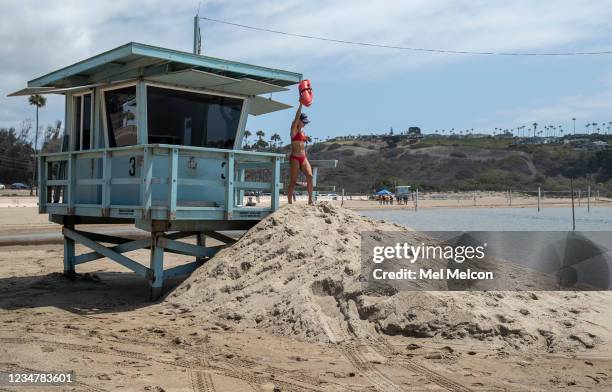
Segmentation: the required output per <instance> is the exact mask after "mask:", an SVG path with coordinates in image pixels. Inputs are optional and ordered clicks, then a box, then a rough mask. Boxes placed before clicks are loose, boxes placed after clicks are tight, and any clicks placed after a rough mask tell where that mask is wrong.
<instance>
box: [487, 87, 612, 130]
mask: <svg viewBox="0 0 612 392" xmlns="http://www.w3.org/2000/svg"><path fill="white" fill-rule="evenodd" d="M611 112H612V90H604V91H600V92H598V93H595V94H588V95H586V94H577V95H571V96H566V97H561V98H559V99H558V100H557V101H556V102H554V103H552V104H550V105H543V106H537V107H524V108H515V109H512V110H508V111H502V112H500V113H498V118H499V117H502V118H506V119H507V121H508V123H511V124H517V125H524V124H532V123H533V122H537V123H538V124H542V125H548V124H552V125H557V124H558V123H559V122H560V121H561V122H565V123H567V122H568V120H570V119H572V118H574V117H575V118H576V130H577V131H578V130H581V129H584V124H586V123H590V122H593V121H595V122H597V121H598V120H605V121H606V122H607V121H608V120H609V118H602V117H601V116H602V113H605V114H607V113H611ZM565 128H566V129H568V127H567V125H566V126H565Z"/></svg>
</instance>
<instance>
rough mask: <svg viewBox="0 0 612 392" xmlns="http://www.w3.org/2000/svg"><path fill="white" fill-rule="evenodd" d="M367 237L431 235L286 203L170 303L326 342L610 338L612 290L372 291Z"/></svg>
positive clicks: (577, 344)
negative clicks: (607, 304) (607, 310)
mask: <svg viewBox="0 0 612 392" xmlns="http://www.w3.org/2000/svg"><path fill="white" fill-rule="evenodd" d="M364 231H378V232H382V231H403V232H405V233H406V235H408V236H412V238H414V239H415V240H416V241H419V242H420V241H426V240H427V239H428V238H427V237H426V236H425V235H423V234H421V233H418V232H415V231H412V230H409V229H408V228H406V227H404V226H400V225H396V224H392V223H388V222H384V221H376V220H372V219H368V218H365V217H362V216H359V215H357V214H355V213H353V212H352V211H349V210H346V209H343V208H340V207H336V206H333V205H330V204H328V203H320V204H318V205H317V206H316V207H307V206H304V205H293V206H285V207H283V208H281V209H280V210H279V211H277V212H276V213H274V214H272V215H270V216H268V217H267V218H265V219H264V220H262V221H261V222H260V223H259V224H257V225H256V226H255V227H253V228H252V229H251V230H250V231H249V232H247V233H246V234H245V235H244V236H243V237H242V238H241V239H240V240H239V241H238V242H237V243H236V244H234V245H233V246H231V247H228V248H226V249H224V250H222V251H221V252H219V253H218V254H217V255H216V256H215V257H214V258H212V259H211V260H210V261H208V262H207V263H206V264H205V265H204V266H202V267H201V268H200V269H198V270H197V271H195V272H194V273H193V274H192V276H191V277H190V278H189V279H187V280H186V281H185V282H183V283H182V284H181V285H180V286H179V287H178V288H177V289H176V290H175V291H174V292H173V293H172V294H171V295H170V296H169V297H168V298H167V299H166V302H167V303H169V304H170V305H172V306H174V307H181V308H184V309H186V310H187V311H192V312H197V313H199V314H200V315H202V316H206V317H210V318H214V319H216V320H219V321H220V322H222V323H224V324H225V325H228V326H230V327H233V328H240V327H256V328H262V329H265V330H267V331H270V332H272V333H275V334H281V335H288V336H294V337H296V338H299V339H304V340H307V341H320V342H341V341H343V340H346V339H351V338H355V337H356V338H373V337H376V336H378V335H379V334H386V335H403V336H408V337H414V338H433V339H441V340H443V339H450V340H453V339H476V340H486V341H490V342H491V343H492V344H500V345H502V346H505V347H508V346H509V347H514V348H516V349H521V348H522V347H538V348H541V349H543V350H545V351H549V352H553V351H566V350H580V349H590V348H593V347H595V346H596V345H597V344H599V343H600V338H599V337H598V336H604V335H607V333H606V332H605V330H601V329H602V328H605V327H603V326H599V325H598V323H596V322H595V323H594V322H593V320H594V319H595V320H597V319H598V318H599V317H604V318H605V315H598V314H597V313H598V312H599V310H598V307H597V306H596V304H598V303H604V301H606V298H605V297H604V294H605V293H597V292H595V293H593V292H590V293H574V292H537V293H530V292H447V291H427V292H423V291H420V292H416V291H399V292H398V291H397V290H393V289H389V290H385V289H384V288H383V289H381V290H366V289H365V285H363V284H362V283H363V282H362V281H363V277H360V274H361V262H360V244H361V237H360V233H361V232H364ZM600 297H601V298H600ZM586 319H588V320H591V321H590V322H588V323H587V322H586V321H584V320H586ZM602 324H603V323H602Z"/></svg>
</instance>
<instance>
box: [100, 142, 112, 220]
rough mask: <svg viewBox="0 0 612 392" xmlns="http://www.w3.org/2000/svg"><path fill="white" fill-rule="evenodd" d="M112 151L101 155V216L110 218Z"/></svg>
mask: <svg viewBox="0 0 612 392" xmlns="http://www.w3.org/2000/svg"><path fill="white" fill-rule="evenodd" d="M112 157H113V153H112V151H104V153H103V154H102V216H110V204H111V173H112V171H111V170H112Z"/></svg>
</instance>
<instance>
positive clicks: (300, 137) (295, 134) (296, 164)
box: [287, 102, 314, 205]
mask: <svg viewBox="0 0 612 392" xmlns="http://www.w3.org/2000/svg"><path fill="white" fill-rule="evenodd" d="M309 122H310V120H308V116H307V115H306V113H302V103H301V102H300V106H299V107H298V109H297V111H296V112H295V118H294V119H293V122H292V123H291V131H290V135H289V136H290V137H291V155H290V156H289V165H290V166H289V176H290V179H289V188H288V189H287V199H288V201H289V204H292V203H293V200H294V199H293V191H294V190H295V185H296V184H297V179H298V175H299V173H300V171H301V172H302V173H304V175H305V176H306V188H307V190H308V204H310V205H314V202H313V201H312V168H311V167H310V163H309V162H308V158H306V140H307V137H306V134H305V133H304V127H305V126H306V124H308V123H309Z"/></svg>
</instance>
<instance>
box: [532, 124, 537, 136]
mask: <svg viewBox="0 0 612 392" xmlns="http://www.w3.org/2000/svg"><path fill="white" fill-rule="evenodd" d="M532 125H533V137H535V135H536V130H537V129H538V123H537V122H534V123H533V124H532Z"/></svg>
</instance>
